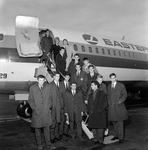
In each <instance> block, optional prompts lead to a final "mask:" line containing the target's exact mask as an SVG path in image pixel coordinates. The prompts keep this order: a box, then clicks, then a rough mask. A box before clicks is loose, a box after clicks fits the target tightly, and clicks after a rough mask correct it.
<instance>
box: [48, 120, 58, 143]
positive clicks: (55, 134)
mask: <svg viewBox="0 0 148 150" xmlns="http://www.w3.org/2000/svg"><path fill="white" fill-rule="evenodd" d="M59 126H60V123H57V122H54V125H53V124H52V126H51V128H50V133H51V140H53V139H54V138H59Z"/></svg>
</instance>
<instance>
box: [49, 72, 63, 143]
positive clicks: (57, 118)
mask: <svg viewBox="0 0 148 150" xmlns="http://www.w3.org/2000/svg"><path fill="white" fill-rule="evenodd" d="M59 79H60V74H59V73H58V72H55V73H54V76H53V81H52V82H50V83H49V85H50V86H51V87H52V90H51V91H50V92H51V95H52V101H53V106H52V110H51V113H52V119H53V124H52V126H51V141H52V142H56V140H60V139H59V137H60V134H59V126H60V123H61V110H62V109H64V99H63V97H62V93H61V90H60V83H59Z"/></svg>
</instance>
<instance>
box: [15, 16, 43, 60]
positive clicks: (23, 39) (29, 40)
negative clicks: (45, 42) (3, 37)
mask: <svg viewBox="0 0 148 150" xmlns="http://www.w3.org/2000/svg"><path fill="white" fill-rule="evenodd" d="M38 24H39V20H38V18H35V17H28V16H17V17H16V26H15V37H16V45H17V51H18V54H19V56H21V57H39V56H41V55H42V50H41V46H40V38H39V30H38Z"/></svg>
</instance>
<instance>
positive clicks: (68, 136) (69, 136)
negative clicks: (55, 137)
mask: <svg viewBox="0 0 148 150" xmlns="http://www.w3.org/2000/svg"><path fill="white" fill-rule="evenodd" d="M63 135H64V136H66V137H67V138H72V136H71V135H68V134H63Z"/></svg>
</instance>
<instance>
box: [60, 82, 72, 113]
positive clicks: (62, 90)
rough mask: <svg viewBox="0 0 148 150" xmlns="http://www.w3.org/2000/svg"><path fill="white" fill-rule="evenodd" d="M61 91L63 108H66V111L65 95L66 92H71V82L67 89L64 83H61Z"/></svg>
mask: <svg viewBox="0 0 148 150" xmlns="http://www.w3.org/2000/svg"><path fill="white" fill-rule="evenodd" d="M60 90H61V96H62V99H63V104H62V108H64V110H65V93H66V91H68V90H70V82H69V84H68V87H67V89H66V87H65V83H64V81H61V82H60Z"/></svg>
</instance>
